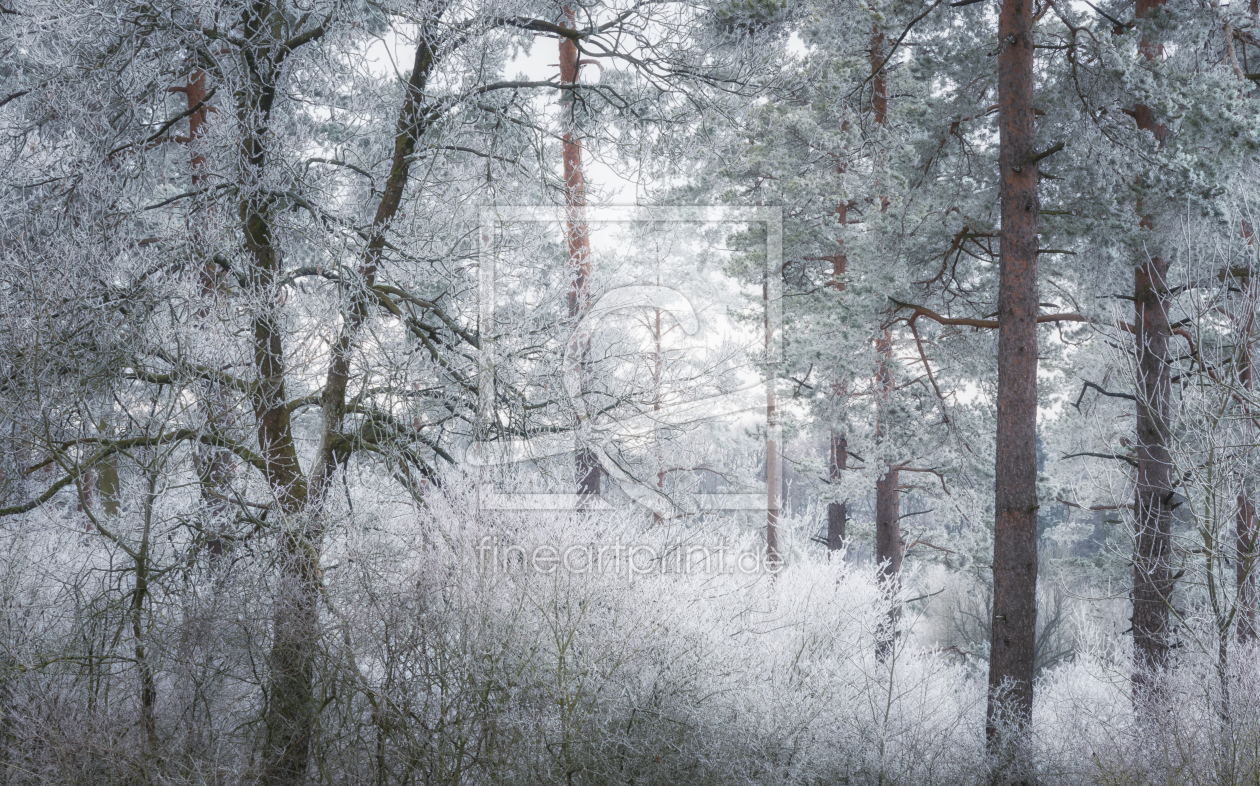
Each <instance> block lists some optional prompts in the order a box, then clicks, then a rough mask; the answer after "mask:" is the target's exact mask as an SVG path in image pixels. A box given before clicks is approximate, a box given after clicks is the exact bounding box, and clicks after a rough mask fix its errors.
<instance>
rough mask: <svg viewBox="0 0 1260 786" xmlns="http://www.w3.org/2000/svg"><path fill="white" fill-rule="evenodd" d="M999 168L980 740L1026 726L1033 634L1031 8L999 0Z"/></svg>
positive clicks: (995, 741) (996, 741)
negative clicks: (984, 704)
mask: <svg viewBox="0 0 1260 786" xmlns="http://www.w3.org/2000/svg"><path fill="white" fill-rule="evenodd" d="M998 41H1000V42H1001V50H1000V52H999V55H998V123H999V126H1000V152H999V160H1000V163H999V166H1000V174H1001V189H1002V197H1001V201H1002V233H1001V243H1002V247H1001V257H1000V266H1001V267H1000V273H999V282H998V390H997V453H996V458H997V461H996V465H995V484H994V485H995V493H994V532H993V622H992V638H991V641H990V648H989V653H990V654H989V702H988V709H987V723H986V732H987V736H988V739H989V742H990V745H991V746H994V747H995V748H996V747H997V746H998V745H1000V744H1001V743H1002V742H1004V740H1003V739H1002V736H1003V735H1002V732H1003V731H1018V730H1020V729H1023V728H1025V727H1027V725H1028V723H1029V722H1030V720H1031V719H1032V699H1033V645H1034V638H1035V636H1036V630H1037V507H1038V505H1037V308H1038V306H1037V302H1038V300H1037V214H1038V202H1037V165H1036V163H1035V162H1033V161H1032V158H1033V156H1034V145H1035V144H1036V130H1035V123H1034V119H1033V4H1032V0H1005V2H1004V3H1003V4H1002V9H1001V12H1000V14H999V17H998Z"/></svg>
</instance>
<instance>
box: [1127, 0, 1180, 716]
mask: <svg viewBox="0 0 1260 786" xmlns="http://www.w3.org/2000/svg"><path fill="white" fill-rule="evenodd" d="M1162 4H1163V0H1137V8H1136V14H1137V16H1138V17H1139V18H1141V17H1144V16H1146V15H1147V14H1148V13H1150V12H1151V11H1152V10H1154V9H1156V8H1158V7H1159V6H1160V5H1162ZM1139 48H1140V50H1141V52H1142V54H1143V56H1144V57H1145V58H1146V59H1147V60H1148V61H1151V60H1155V59H1156V58H1157V57H1158V56H1159V52H1160V48H1159V46H1158V45H1157V44H1154V43H1152V42H1150V41H1148V40H1147V39H1145V38H1143V39H1142V41H1141V43H1140V45H1139ZM1133 116H1134V119H1135V120H1136V121H1137V125H1138V128H1140V129H1142V130H1144V131H1150V132H1151V133H1152V134H1153V135H1154V136H1155V139H1156V140H1158V142H1159V144H1160V146H1161V147H1162V146H1163V143H1164V134H1165V128H1164V126H1163V124H1161V123H1159V122H1157V121H1156V120H1155V119H1154V117H1153V116H1152V113H1151V109H1150V107H1148V106H1146V105H1145V104H1138V105H1137V106H1136V107H1134V113H1133ZM1137 212H1138V216H1139V217H1140V222H1141V225H1142V227H1143V228H1144V229H1151V228H1153V217H1152V216H1150V215H1147V214H1145V213H1144V212H1143V204H1142V201H1141V200H1140V199H1139V200H1138V202H1137ZM1144 245H1145V244H1144ZM1139 253H1140V254H1141V257H1140V258H1139V260H1138V262H1137V265H1136V267H1135V268H1134V271H1133V308H1134V333H1135V337H1136V341H1135V352H1136V353H1137V358H1136V360H1137V362H1136V364H1135V366H1136V369H1137V374H1138V379H1137V385H1136V390H1135V391H1134V392H1135V394H1136V397H1137V401H1136V415H1137V422H1136V442H1137V472H1136V476H1135V478H1134V518H1135V521H1134V530H1135V531H1134V547H1133V658H1134V663H1133V669H1134V673H1133V681H1134V688H1135V694H1134V695H1135V698H1140V697H1141V696H1142V695H1143V694H1144V693H1148V692H1149V690H1150V689H1151V688H1153V687H1154V683H1155V681H1156V680H1157V679H1158V674H1157V673H1158V672H1159V671H1160V670H1162V669H1163V668H1164V667H1165V666H1166V665H1167V663H1168V654H1169V645H1170V643H1171V642H1170V641H1169V636H1170V634H1171V628H1170V624H1169V619H1170V618H1169V607H1168V603H1169V601H1170V599H1171V595H1172V588H1173V581H1172V564H1171V557H1172V496H1173V485H1172V480H1173V478H1172V458H1171V454H1170V453H1169V449H1168V446H1169V439H1170V433H1169V424H1168V415H1169V397H1170V395H1171V393H1172V384H1171V381H1170V376H1169V371H1170V369H1169V365H1168V364H1169V355H1168V342H1169V339H1170V338H1171V337H1172V329H1171V327H1170V325H1169V323H1168V310H1167V306H1166V300H1167V295H1168V284H1167V277H1168V263H1167V262H1166V261H1165V260H1164V259H1163V258H1162V257H1161V256H1158V255H1152V254H1149V253H1147V251H1146V249H1145V248H1143V249H1142V250H1141V251H1140V252H1139Z"/></svg>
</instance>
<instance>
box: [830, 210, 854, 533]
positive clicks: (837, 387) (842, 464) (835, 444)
mask: <svg viewBox="0 0 1260 786" xmlns="http://www.w3.org/2000/svg"><path fill="white" fill-rule="evenodd" d="M836 221H837V222H838V223H839V224H840V226H844V225H845V224H847V223H848V221H849V206H848V205H847V204H845V203H841V204H839V205H837V206H836ZM838 245H839V248H837V249H836V253H835V255H834V256H832V258H831V281H830V282H828V284H827V286H829V287H831V288H832V289H835V290H836V291H838V292H843V291H844V287H845V283H844V273H845V269H846V268H847V267H848V264H849V257H848V255H847V254H846V253H845V251H844V239H843V238H841V239H840V240H839V241H838ZM844 392H845V391H844V382H843V381H842V380H836V381H835V382H834V383H833V384H832V395H833V396H835V398H837V399H839V400H840V403H841V405H843V398H844ZM848 463H849V441H848V439H847V437H846V435H845V434H844V432H841V431H837V430H836V429H831V433H830V435H829V439H828V446H827V478H828V480H830V481H831V482H832V483H833V484H834V483H838V482H839V481H840V479H841V477H843V475H844V470H845V469H846V468H847V467H848ZM848 519H849V509H848V504H847V502H845V501H843V500H837V501H834V502H828V503H827V551H828V552H832V551H839V550H840V549H841V548H843V546H844V538H845V531H844V530H845V525H846V524H847V523H848Z"/></svg>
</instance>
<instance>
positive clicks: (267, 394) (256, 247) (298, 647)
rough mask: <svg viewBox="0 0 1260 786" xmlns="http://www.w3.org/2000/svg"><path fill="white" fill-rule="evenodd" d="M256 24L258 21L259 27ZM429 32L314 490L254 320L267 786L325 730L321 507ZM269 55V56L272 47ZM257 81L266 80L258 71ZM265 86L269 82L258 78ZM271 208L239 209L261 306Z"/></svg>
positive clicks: (333, 367)
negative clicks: (267, 637)
mask: <svg viewBox="0 0 1260 786" xmlns="http://www.w3.org/2000/svg"><path fill="white" fill-rule="evenodd" d="M258 21H259V20H249V19H247V23H246V25H245V29H246V32H247V34H253V35H259V32H258V27H255V25H256V24H257V22H258ZM251 22H253V24H251ZM430 32H431V31H428V30H421V32H420V40H419V41H418V42H417V45H416V56H415V63H414V65H413V68H412V73H411V79H410V81H409V82H408V84H407V88H406V94H405V96H404V99H403V106H402V108H401V110H400V112H399V116H398V121H397V124H396V132H395V137H394V150H393V157H392V160H391V165H390V171H389V175H388V176H387V177H386V180H385V189H384V191H383V193H382V195H381V199H380V202H379V203H378V204H377V210H376V215H375V216H374V218H373V222H372V230H371V234H370V235H369V238H368V243H367V246H366V248H365V249H364V253H363V258H362V260H361V261H360V265H359V276H360V279H361V280H360V281H359V282H358V283H359V287H357V288H356V290H355V292H354V294H352V295H351V299H350V303H349V306H348V308H347V310H346V312H345V314H344V315H343V322H342V328H341V334H340V335H339V336H338V338H337V341H336V342H335V343H334V345H333V347H332V359H331V362H330V363H329V366H328V372H327V378H326V379H325V382H324V391H323V396H322V399H321V402H320V403H321V408H322V417H321V429H320V432H321V433H320V444H319V449H318V452H317V455H316V457H315V464H314V466H313V467H312V470H311V483H310V485H309V486H308V483H307V478H306V476H304V475H303V474H302V471H301V468H300V466H299V462H298V457H297V452H296V448H295V445H294V440H293V429H292V425H291V423H290V418H289V409H288V406H287V397H286V395H285V378H286V368H285V359H284V345H283V333H282V332H281V328H280V321H279V319H278V314H276V312H275V311H274V310H273V309H270V308H268V309H260V310H259V313H258V316H257V317H255V320H254V358H255V367H256V373H257V376H258V380H259V384H258V386H257V389H256V391H255V393H254V396H253V399H254V402H253V403H254V411H255V419H256V421H257V423H258V444H259V447H260V449H261V452H262V456H263V459H264V462H265V469H266V476H267V481H268V484H269V485H270V487H271V489H272V492H273V494H274V495H275V496H276V498H277V500H278V502H279V513H280V514H281V519H282V527H283V532H282V534H281V542H280V553H279V562H280V565H279V568H280V584H279V587H278V588H277V589H278V593H277V594H278V597H277V599H276V607H275V618H274V620H275V621H274V625H273V640H272V648H271V656H270V664H269V665H270V674H269V678H268V684H267V706H266V708H265V717H264V720H265V727H266V751H265V757H264V761H263V767H262V778H261V780H262V782H263V783H264V784H267V785H268V786H281V785H283V786H293V784H298V783H301V782H302V781H304V780H305V778H306V773H307V770H308V769H309V766H310V756H311V746H312V744H313V742H314V734H315V730H316V726H317V723H316V722H317V718H318V706H317V703H316V700H315V693H314V688H315V670H316V659H317V657H318V654H319V647H320V638H321V634H320V624H319V601H320V597H321V582H322V580H321V577H320V567H319V562H320V556H321V553H322V547H323V523H324V522H323V518H324V513H323V509H322V508H323V502H324V497H325V495H326V494H327V491H328V488H329V485H330V481H331V479H332V477H333V473H334V472H335V471H336V469H337V467H338V466H339V465H340V464H341V463H342V462H344V460H345V459H346V457H348V455H349V453H350V450H351V448H352V444H351V442H350V440H349V439H348V438H347V437H346V435H345V434H344V433H343V428H344V423H345V416H346V412H347V400H346V391H347V387H348V383H349V379H350V356H351V353H352V351H353V349H354V347H355V346H356V344H357V340H358V337H359V333H360V330H361V328H362V325H363V323H364V322H365V321H366V319H367V318H368V316H369V311H368V309H369V307H370V305H371V303H372V302H373V301H372V298H371V289H372V287H373V286H374V285H375V283H376V273H377V270H378V266H379V263H380V259H381V256H382V254H383V252H384V249H385V232H386V230H387V228H388V226H389V224H390V223H391V222H392V221H393V219H394V217H395V216H396V215H397V212H398V209H399V207H400V205H401V203H402V197H403V192H404V190H405V188H406V185H407V181H408V172H409V163H410V158H411V156H412V154H413V153H414V151H415V146H416V141H417V140H418V139H419V137H420V136H421V135H422V134H423V133H424V130H425V128H426V122H427V121H426V117H425V113H424V111H423V95H424V88H425V84H426V81H427V78H428V75H429V72H430V70H431V69H432V67H433V63H434V54H433V51H432V49H431V47H430V42H431V39H430V38H429V35H430ZM262 54H264V55H265V54H267V53H266V51H265V50H264V51H263V52H262ZM254 76H255V78H256V79H260V78H265V75H259V74H254ZM260 81H261V79H260ZM267 95H268V93H267V91H262V92H261V96H262V97H261V99H260V100H259V105H258V106H249V107H248V108H247V110H246V111H245V112H242V115H243V116H245V117H251V118H256V119H257V125H256V126H255V127H254V128H253V129H251V133H247V135H246V137H245V140H244V144H243V146H242V147H243V149H242V157H243V158H244V159H245V164H246V165H247V167H248V170H247V171H254V172H259V171H263V170H264V164H265V163H266V158H265V155H266V147H265V142H264V141H263V140H264V139H265V137H266V136H267V134H268V133H269V129H268V128H267V126H266V122H267V121H268V120H269V116H270V109H271V106H270V99H269V98H267ZM270 205H271V203H270V202H269V201H266V200H256V199H253V198H247V199H246V200H244V201H242V203H241V206H240V211H241V217H242V219H243V224H244V229H245V239H246V249H247V250H248V251H249V253H250V256H251V271H250V279H251V283H252V284H253V286H254V288H255V292H256V295H257V296H258V297H259V300H260V302H264V303H268V302H272V301H270V300H268V297H269V293H270V292H271V291H272V289H273V288H274V286H275V279H276V274H277V273H278V272H279V269H280V260H279V252H278V250H277V248H276V246H275V244H274V242H273V238H272V228H271V227H272V217H271V206H270Z"/></svg>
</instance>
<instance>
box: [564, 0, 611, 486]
mask: <svg viewBox="0 0 1260 786" xmlns="http://www.w3.org/2000/svg"><path fill="white" fill-rule="evenodd" d="M576 19H577V16H576V13H575V11H574V9H573V7H572V6H568V5H566V6H565V7H564V21H563V22H562V23H561V24H562V26H564V27H566V28H568V29H570V30H572V29H575V26H576ZM581 69H582V63H581V60H580V59H579V53H578V48H577V44H576V43H574V41H573V39H571V38H562V39H560V84H561V85H569V86H572V85H576V84H578V81H579V79H580V78H581ZM560 107H561V110H560V111H561V117H562V122H563V123H564V135H563V148H564V205H565V223H566V227H565V240H566V243H567V246H568V252H569V277H570V284H569V318H570V319H571V320H572V322H573V323H574V324H575V325H580V324H581V320H582V317H583V316H584V315H585V314H586V311H587V309H588V308H589V307H590V288H589V279H590V275H591V237H590V228H589V227H588V226H587V223H586V180H585V178H584V177H583V175H582V140H581V138H580V137H579V136H578V134H577V101H576V96H575V91H574V90H572V89H566V90H563V91H562V94H561V98H560ZM579 330H582V328H579ZM574 340H575V341H576V342H577V344H578V346H577V354H578V357H577V358H576V360H575V362H576V363H577V366H578V377H579V379H580V381H581V386H582V388H581V389H582V392H583V393H585V392H586V376H587V367H588V366H589V364H590V350H591V344H590V337H589V336H587V335H584V334H582V335H577V336H575V337H574ZM582 417H583V415H582V414H579V416H578V418H579V425H580V420H581V418H582ZM574 472H575V478H576V480H577V493H578V494H579V495H582V496H599V481H600V473H601V470H600V467H599V460H598V459H597V458H596V457H595V452H594V451H593V450H591V449H590V448H588V447H586V446H585V445H583V444H581V442H580V438H579V443H578V445H577V449H576V452H575V456H574Z"/></svg>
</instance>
